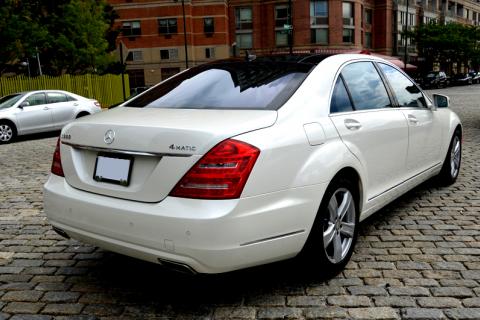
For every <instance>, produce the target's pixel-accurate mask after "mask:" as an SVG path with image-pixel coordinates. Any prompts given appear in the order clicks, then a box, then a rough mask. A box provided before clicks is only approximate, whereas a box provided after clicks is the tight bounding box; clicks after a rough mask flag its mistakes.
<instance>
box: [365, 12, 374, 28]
mask: <svg viewBox="0 0 480 320" xmlns="http://www.w3.org/2000/svg"><path fill="white" fill-rule="evenodd" d="M372 21H373V19H372V9H365V24H367V25H369V24H372Z"/></svg>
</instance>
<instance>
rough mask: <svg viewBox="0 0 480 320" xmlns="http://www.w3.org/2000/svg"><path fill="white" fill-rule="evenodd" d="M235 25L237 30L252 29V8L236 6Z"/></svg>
mask: <svg viewBox="0 0 480 320" xmlns="http://www.w3.org/2000/svg"><path fill="white" fill-rule="evenodd" d="M235 27H236V29H237V30H251V29H252V8H250V7H245V8H235Z"/></svg>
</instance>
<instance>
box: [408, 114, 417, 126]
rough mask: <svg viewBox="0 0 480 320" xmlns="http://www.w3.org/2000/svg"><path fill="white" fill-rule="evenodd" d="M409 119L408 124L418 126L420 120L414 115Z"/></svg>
mask: <svg viewBox="0 0 480 320" xmlns="http://www.w3.org/2000/svg"><path fill="white" fill-rule="evenodd" d="M407 118H408V122H409V123H411V124H413V125H416V124H417V123H418V119H417V118H416V117H415V116H414V115H412V114H409V115H408V116H407Z"/></svg>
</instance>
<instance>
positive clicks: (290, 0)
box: [288, 0, 293, 54]
mask: <svg viewBox="0 0 480 320" xmlns="http://www.w3.org/2000/svg"><path fill="white" fill-rule="evenodd" d="M288 24H289V25H290V30H288V46H289V48H290V54H293V19H292V0H288Z"/></svg>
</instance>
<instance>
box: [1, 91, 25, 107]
mask: <svg viewBox="0 0 480 320" xmlns="http://www.w3.org/2000/svg"><path fill="white" fill-rule="evenodd" d="M23 96H24V95H23V94H19V93H15V94H10V95H8V96H4V97H1V98H0V109H7V108H10V107H12V106H13V105H14V104H15V103H17V101H18V100H20V99H21V98H22V97H23Z"/></svg>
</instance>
